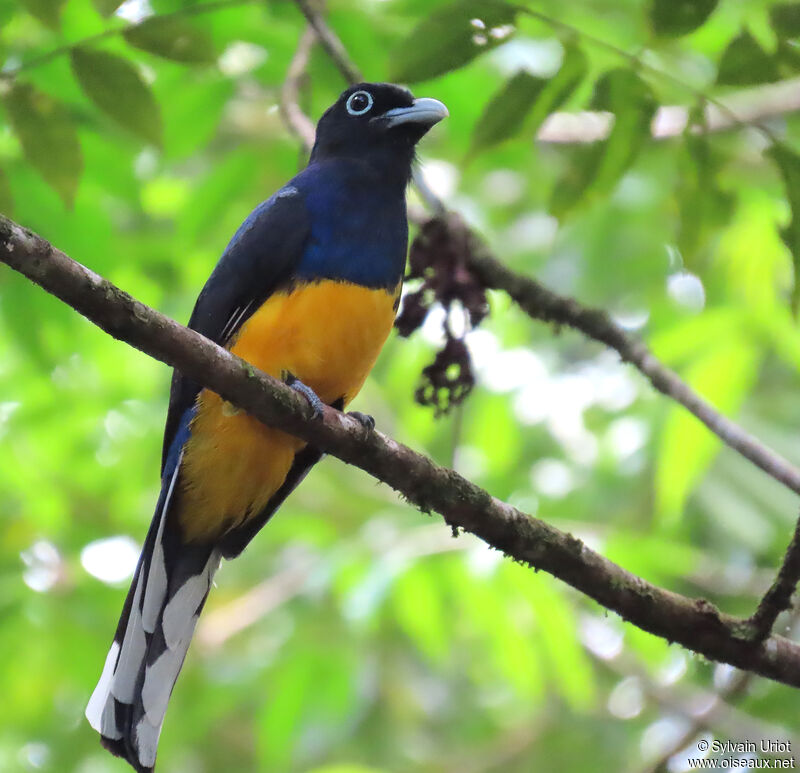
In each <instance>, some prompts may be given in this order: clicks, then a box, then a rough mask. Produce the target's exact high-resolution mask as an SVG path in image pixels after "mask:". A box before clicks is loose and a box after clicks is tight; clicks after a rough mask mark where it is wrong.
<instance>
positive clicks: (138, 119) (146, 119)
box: [70, 48, 161, 145]
mask: <svg viewBox="0 0 800 773" xmlns="http://www.w3.org/2000/svg"><path fill="white" fill-rule="evenodd" d="M70 61H71V63H72V71H73V72H74V73H75V77H76V78H77V80H78V83H80V85H81V88H82V89H83V92H84V94H86V96H87V97H89V99H91V100H92V102H94V104H95V105H97V107H98V108H100V110H102V111H103V112H104V113H106V114H108V115H109V116H111V118H113V119H114V120H115V121H117V122H118V123H119V124H120V125H121V126H123V127H125V128H126V129H129V130H130V131H132V132H133V133H134V134H137V135H138V136H139V137H141V138H142V139H144V140H146V141H147V142H151V143H152V144H153V145H161V111H160V109H159V106H158V103H157V102H156V100H155V97H154V96H153V93H152V92H151V91H150V88H149V86H148V85H147V84H146V83H145V82H144V80H143V79H142V76H141V75H140V74H139V72H138V71H137V70H136V68H135V67H133V66H132V65H131V64H130V63H129V62H127V61H126V60H125V59H122V58H121V57H119V56H116V55H115V54H109V53H106V52H104V51H90V50H87V49H85V48H73V49H72V50H71V51H70Z"/></svg>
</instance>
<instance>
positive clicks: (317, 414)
mask: <svg viewBox="0 0 800 773" xmlns="http://www.w3.org/2000/svg"><path fill="white" fill-rule="evenodd" d="M281 378H282V379H283V383H284V384H286V386H288V387H290V388H292V389H294V391H295V392H299V393H300V394H301V395H303V397H305V398H306V400H308V402H309V404H310V405H311V409H312V410H313V413H312V415H311V418H312V419H321V418H322V408H323V405H324V403H323V402H322V400H320V398H319V395H318V394H317V393H316V392H315V391H314V390H313V389H312V388H311V387H310V386H307V385H306V384H304V383H303V382H302V381H300V379H299V378H297V376H295V375H294V373H290V372H289V371H288V370H286V371H283V373H281Z"/></svg>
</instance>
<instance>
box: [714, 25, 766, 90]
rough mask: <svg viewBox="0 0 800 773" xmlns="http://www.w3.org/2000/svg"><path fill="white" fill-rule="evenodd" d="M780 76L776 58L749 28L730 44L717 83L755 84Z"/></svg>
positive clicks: (733, 84) (724, 84)
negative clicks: (762, 45)
mask: <svg viewBox="0 0 800 773" xmlns="http://www.w3.org/2000/svg"><path fill="white" fill-rule="evenodd" d="M779 77H780V76H779V74H778V65H777V63H776V62H775V60H774V59H773V58H772V57H771V56H770V55H769V54H768V53H767V52H766V51H764V49H763V48H761V46H760V45H759V43H758V41H757V40H756V39H755V38H754V37H753V36H752V35H751V34H750V32H748V31H747V30H744V31H742V32H741V34H740V35H739V36H738V37H736V38H734V39H733V40H732V41H731V42H730V43H729V44H728V47H727V48H726V49H725V51H724V52H723V54H722V59H720V62H719V68H718V71H717V83H718V84H720V85H723V86H753V85H756V84H759V83H769V82H772V81H776V80H778V78H779Z"/></svg>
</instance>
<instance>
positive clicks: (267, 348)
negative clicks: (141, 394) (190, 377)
mask: <svg viewBox="0 0 800 773" xmlns="http://www.w3.org/2000/svg"><path fill="white" fill-rule="evenodd" d="M398 294H399V287H398V288H397V290H396V291H392V292H388V291H385V290H371V289H368V288H365V287H361V286H359V285H353V284H349V283H345V282H332V281H327V280H326V281H322V282H316V283H314V284H306V285H300V286H298V287H296V288H294V289H292V290H290V291H288V292H283V293H276V294H275V295H273V296H270V298H268V299H267V301H266V302H265V303H264V304H263V305H262V306H261V308H260V309H258V311H257V312H256V313H255V314H254V315H253V316H252V317H251V318H250V319H249V320H248V321H247V323H246V324H245V325H244V326H243V327H242V330H241V332H240V333H239V335H238V337H237V338H236V340H235V342H234V343H233V345H232V346H231V347H230V349H231V351H232V352H233V353H234V354H237V355H239V357H242V358H243V359H245V360H247V361H248V362H251V363H252V364H253V365H255V366H256V367H257V368H259V369H260V370H263V371H264V372H265V373H269V374H270V375H272V376H275V377H277V378H279V377H280V376H281V374H282V373H283V372H285V371H289V372H291V373H292V374H294V375H295V376H296V377H297V378H299V379H300V380H301V381H302V382H303V383H304V384H306V385H308V386H309V387H311V388H312V389H313V390H314V391H315V392H316V393H317V394H318V395H319V396H320V398H321V399H322V401H323V402H326V403H332V402H334V401H335V400H338V399H339V398H343V400H344V404H345V405H347V403H349V402H350V400H352V399H353V398H354V397H355V396H356V394H357V393H358V391H359V390H360V389H361V386H362V385H363V383H364V381H365V379H366V377H367V375H368V374H369V371H370V370H371V369H372V366H373V365H374V363H375V360H376V358H377V356H378V353H379V352H380V350H381V347H382V346H383V344H384V342H385V341H386V337H387V336H388V335H389V332H390V330H391V328H392V323H393V321H394V316H395V306H396V301H397V296H398ZM191 429H192V434H191V439H190V440H189V441H188V443H187V444H186V449H185V452H184V458H183V466H182V474H181V492H180V499H179V503H178V507H179V517H180V521H181V526H182V528H183V531H184V534H185V535H186V537H187V538H188V539H192V540H200V539H213V538H214V537H217V536H219V535H221V534H223V533H224V532H225V531H227V530H228V529H230V528H232V527H234V526H238V525H240V524H241V523H243V522H244V521H246V520H247V519H248V518H249V517H251V516H255V515H257V514H258V513H259V512H260V511H261V510H262V509H263V508H264V507H265V506H266V504H267V502H268V501H269V499H270V497H272V495H273V494H274V493H275V492H276V491H277V490H278V489H279V488H280V486H281V484H282V483H283V481H284V479H285V477H286V474H287V473H288V471H289V468H290V467H291V464H292V460H293V459H294V455H295V454H296V453H297V451H298V450H300V449H301V448H302V447H303V445H304V443H303V442H302V441H301V440H298V439H297V438H294V437H292V436H291V435H287V434H285V433H283V432H279V431H278V430H274V429H270V428H269V427H265V426H264V425H263V424H261V423H260V422H259V421H256V420H255V419H252V418H251V417H250V416H248V415H247V414H245V413H237V412H235V411H233V410H231V406H230V405H228V404H227V403H225V402H224V401H223V400H222V399H221V398H220V397H219V395H217V394H215V393H214V392H210V391H208V390H203V391H202V392H201V393H200V395H199V397H198V399H197V414H196V416H195V418H194V420H193V421H192V426H191Z"/></svg>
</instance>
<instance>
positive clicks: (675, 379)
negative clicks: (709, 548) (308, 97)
mask: <svg viewBox="0 0 800 773" xmlns="http://www.w3.org/2000/svg"><path fill="white" fill-rule="evenodd" d="M295 2H296V3H297V5H298V6H299V8H300V9H301V10H302V12H303V15H304V16H305V17H306V20H307V21H308V23H309V25H310V26H311V27H313V29H314V31H315V32H316V34H317V36H318V38H319V41H320V44H321V45H322V47H323V48H324V49H325V51H326V53H327V54H328V56H329V57H330V58H331V60H332V61H333V62H334V64H335V65H336V67H337V69H338V70H339V71H340V72H341V74H342V76H343V77H344V78H345V80H348V81H349V82H351V83H352V82H354V81H357V80H360V79H361V74H360V72H359V70H358V68H357V67H356V66H355V64H353V62H352V61H351V59H350V57H349V55H348V53H347V50H346V49H345V47H344V45H343V44H342V42H341V40H340V39H339V38H338V37H337V35H336V33H335V32H334V31H333V30H332V29H331V28H330V27H329V26H328V24H327V23H326V22H325V19H324V18H323V16H322V14H321V12H320V11H319V10H317V8H315V6H314V4H313V2H312V0H295ZM720 115H721V120H723V119H724V118H725V117H727V116H726V114H724V113H721V114H720ZM414 182H415V183H416V185H417V188H418V190H419V191H420V194H421V195H422V197H423V199H424V200H425V202H426V204H427V205H428V207H429V208H430V209H431V210H433V212H434V213H435V215H436V217H435V219H437V220H438V221H439V222H440V223H441V224H442V225H443V227H445V228H447V229H449V230H450V231H451V232H452V233H453V234H455V235H457V236H458V237H459V238H460V239H462V240H464V243H466V244H468V245H470V255H469V259H468V262H469V266H470V268H471V269H472V271H473V272H474V274H475V275H476V276H477V278H478V279H479V281H480V282H481V283H482V284H483V285H484V286H485V287H487V288H490V289H496V290H503V291H504V292H506V293H507V294H508V295H509V296H510V297H511V298H512V300H514V301H515V302H516V303H517V305H518V306H519V307H520V308H521V309H522V310H523V311H524V312H525V313H526V314H527V315H528V316H529V317H531V318H532V319H538V320H541V321H543V322H554V323H556V324H559V325H567V326H569V327H572V328H575V329H576V330H579V331H580V332H582V333H583V334H584V335H586V336H587V337H589V338H593V339H595V340H596V341H599V342H600V343H603V344H605V345H606V346H609V347H611V348H612V349H615V350H616V351H617V352H618V353H619V355H620V357H622V359H623V360H624V361H625V362H629V363H631V364H632V365H634V366H635V367H636V368H638V369H639V370H640V371H641V372H642V373H643V374H644V375H645V376H646V377H647V379H648V380H649V381H650V383H651V384H652V385H653V386H654V387H655V388H656V389H657V390H658V391H659V392H661V393H662V394H664V395H666V396H667V397H670V398H672V399H673V400H675V401H676V402H678V403H680V404H681V405H683V406H684V407H685V408H686V409H687V410H689V411H690V412H691V413H693V414H694V415H695V416H696V417H697V418H698V419H700V421H702V422H703V424H705V425H706V427H708V428H709V429H710V430H711V431H712V432H713V433H714V434H715V435H717V436H718V437H719V438H720V439H721V440H722V442H723V443H725V444H726V445H728V446H729V447H730V448H732V449H733V450H735V451H738V452H739V453H740V454H741V455H742V456H744V457H745V458H746V459H748V460H749V461H751V462H752V463H753V464H755V465H756V466H757V467H759V468H760V469H762V470H763V471H764V472H766V473H767V474H768V475H770V476H771V477H773V478H775V479H776V480H778V481H779V482H781V483H783V484H784V485H785V486H787V487H788V488H790V489H791V490H792V491H794V492H795V493H796V494H800V470H798V469H797V468H796V467H794V466H793V465H792V464H791V463H790V462H789V461H788V460H786V459H784V458H783V457H782V456H780V455H779V454H778V453H776V452H775V451H773V450H771V449H770V448H767V447H766V446H765V445H763V444H762V443H761V442H760V441H759V440H757V439H756V438H754V437H753V436H752V435H750V434H749V433H747V432H745V430H743V429H742V428H741V427H740V426H739V425H738V424H736V423H735V422H733V421H731V420H730V419H727V418H726V417H725V416H722V415H721V414H720V413H719V412H718V411H717V410H716V409H715V408H714V407H713V406H712V405H710V404H709V403H707V402H706V401H705V400H703V398H702V397H700V396H699V395H698V394H697V393H696V392H694V391H693V390H692V389H691V388H690V387H689V386H688V385H687V384H686V383H684V382H683V381H682V380H681V379H680V377H679V376H678V375H677V374H676V373H675V372H674V371H672V370H670V369H669V368H667V367H665V366H664V365H662V364H661V363H660V362H659V361H658V360H657V359H656V358H655V357H654V356H653V355H652V354H651V353H650V351H649V350H648V349H647V347H646V346H645V345H644V344H643V343H641V342H640V341H637V340H636V339H633V338H631V337H629V336H628V334H627V333H626V332H625V331H624V330H623V329H622V328H621V327H620V326H619V325H616V324H614V322H613V321H612V320H611V319H610V317H609V316H608V314H606V313H605V312H604V311H602V310H599V309H591V308H586V307H583V306H581V305H580V304H579V303H578V302H577V301H575V300H573V299H572V298H565V297H563V296H560V295H557V294H556V293H554V292H553V291H551V290H548V289H547V288H546V287H544V286H543V285H541V284H539V282H537V281H536V280H534V279H529V278H528V277H525V276H522V275H520V274H515V273H514V272H513V271H511V270H510V269H508V268H507V267H506V266H505V265H504V264H503V263H502V262H501V261H500V260H498V259H497V258H496V257H495V256H494V255H492V254H491V252H490V251H489V250H488V248H487V247H486V245H485V244H484V243H483V242H482V241H481V240H480V239H479V238H478V237H477V236H476V235H475V234H474V233H473V231H472V230H471V229H470V228H469V226H467V225H466V223H464V221H463V220H462V219H461V217H460V216H459V215H457V214H455V213H452V212H449V213H448V212H447V211H446V208H445V206H444V204H443V203H442V201H441V200H440V199H439V198H438V197H437V196H436V195H435V194H434V193H433V192H432V191H431V190H430V188H429V187H428V186H427V184H426V183H425V178H424V175H423V174H422V172H421V171H420V170H417V171H416V173H415V177H414ZM416 219H417V218H415V220H416Z"/></svg>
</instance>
